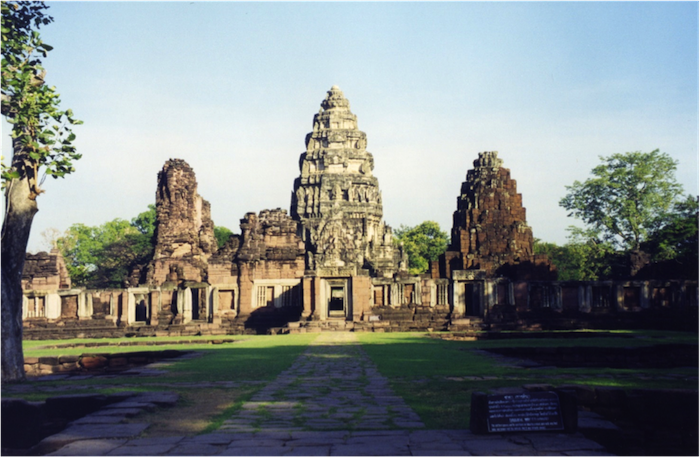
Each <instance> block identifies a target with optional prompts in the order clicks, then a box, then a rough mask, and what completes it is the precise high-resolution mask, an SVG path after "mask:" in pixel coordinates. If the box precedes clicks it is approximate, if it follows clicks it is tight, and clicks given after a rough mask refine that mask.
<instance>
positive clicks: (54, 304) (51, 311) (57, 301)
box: [44, 294, 61, 319]
mask: <svg viewBox="0 0 700 457" xmlns="http://www.w3.org/2000/svg"><path fill="white" fill-rule="evenodd" d="M44 303H45V306H46V308H45V311H44V312H45V313H46V314H45V316H46V317H47V318H48V319H58V318H59V317H61V297H60V296H59V295H58V294H48V295H47V296H46V302H44Z"/></svg>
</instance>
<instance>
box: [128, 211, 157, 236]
mask: <svg viewBox="0 0 700 457" xmlns="http://www.w3.org/2000/svg"><path fill="white" fill-rule="evenodd" d="M131 225H133V226H134V227H136V230H138V231H139V232H141V233H142V234H144V235H148V236H150V237H153V235H154V234H155V232H156V205H154V204H150V205H148V210H147V211H144V212H143V213H140V214H139V215H138V216H136V217H135V218H133V219H132V220H131Z"/></svg>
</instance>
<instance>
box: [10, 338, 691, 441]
mask: <svg viewBox="0 0 700 457" xmlns="http://www.w3.org/2000/svg"><path fill="white" fill-rule="evenodd" d="M506 333H507V332H504V333H503V334H500V333H499V334H495V333H494V334H490V335H489V334H481V335H474V334H466V333H461V334H460V333H398V332H397V333H354V332H321V333H306V334H297V335H276V336H272V335H246V336H236V337H224V338H219V339H212V337H192V338H189V339H187V340H183V339H176V338H175V339H174V338H170V339H168V338H160V339H159V338H130V339H126V338H125V339H119V340H109V339H102V340H63V341H33V342H27V343H26V348H25V356H26V357H27V360H28V362H29V363H33V362H36V364H37V367H40V368H37V370H39V371H38V372H37V373H36V374H35V375H34V376H30V382H28V383H24V384H17V385H3V388H2V390H3V419H4V420H3V422H2V424H3V437H2V438H3V440H2V441H3V455H693V454H697V449H698V447H697V442H698V432H697V430H698V426H697V399H698V390H697V385H698V368H697V334H693V333H684V332H654V331H628V332H539V333H537V332H529V333H528V334H518V333H517V332H515V333H513V334H512V335H507V334H506ZM519 350H520V351H521V352H527V353H528V354H530V355H531V356H529V357H527V358H524V357H522V356H519V355H518V351H519ZM597 351H598V352H600V351H604V352H605V353H607V356H596V357H594V359H595V360H592V358H591V354H596V353H597ZM158 354H160V355H162V356H163V357H164V358H161V359H159V360H156V361H153V360H154V359H153V357H156V358H157V357H158ZM552 354H555V355H556V354H559V355H560V356H558V358H557V357H553V356H552ZM693 355H694V357H695V359H694V361H695V363H693ZM35 359H36V360H35ZM144 362H150V363H144ZM71 364H72V365H71ZM71 366H72V367H73V368H74V369H69V368H70V367H71ZM47 367H49V368H48V369H47ZM76 367H77V368H76ZM42 370H43V371H42ZM555 390H556V391H566V392H569V393H571V394H572V395H573V396H575V397H576V399H577V410H578V413H577V422H578V427H577V430H576V431H575V432H573V433H563V432H561V431H557V432H551V431H550V432H511V433H485V434H477V433H473V432H472V431H470V409H471V405H470V402H471V395H472V393H474V392H484V393H487V394H506V393H519V392H543V391H555ZM13 398H14V399H16V400H12V399H13ZM20 399H24V400H27V401H28V403H27V404H29V405H30V406H31V405H34V407H35V411H40V413H39V414H38V415H35V416H34V417H35V418H36V417H41V418H43V425H42V427H43V429H42V430H36V429H37V428H38V427H37V426H36V423H35V424H34V426H33V427H34V428H35V430H33V431H34V432H35V433H33V436H31V435H32V433H29V431H28V430H27V428H28V426H27V425H26V424H25V425H24V426H23V424H21V421H22V419H21V417H20V415H18V414H13V416H12V417H14V418H16V420H15V421H8V420H7V418H8V417H10V416H9V414H8V411H7V410H6V409H5V408H7V407H9V406H8V405H9V403H11V402H12V401H14V402H15V403H21V402H23V400H20ZM15 406H16V405H15ZM60 412H62V413H60ZM6 414H7V415H6ZM61 414H63V415H64V416H69V417H59V416H61ZM11 426H14V427H15V429H14V430H11ZM52 427H53V428H52ZM22 439H24V442H23V443H21V441H22ZM11 442H13V443H19V444H18V445H17V446H10V443H11Z"/></svg>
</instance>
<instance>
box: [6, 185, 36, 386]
mask: <svg viewBox="0 0 700 457" xmlns="http://www.w3.org/2000/svg"><path fill="white" fill-rule="evenodd" d="M31 196H32V194H31V191H30V188H29V179H28V178H26V177H24V178H19V179H13V180H12V181H11V182H10V183H9V184H8V186H7V189H6V191H5V211H6V213H5V219H4V220H3V222H2V271H0V274H1V276H2V303H1V305H2V306H1V307H2V382H16V381H23V380H24V379H25V377H24V354H23V352H22V271H23V270H24V259H25V257H26V254H27V242H28V241H29V232H30V231H31V228H32V221H33V219H34V215H35V214H36V212H37V211H38V208H37V204H36V200H34V199H33V198H31Z"/></svg>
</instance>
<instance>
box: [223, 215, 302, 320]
mask: <svg viewBox="0 0 700 457" xmlns="http://www.w3.org/2000/svg"><path fill="white" fill-rule="evenodd" d="M297 229H298V223H297V222H296V221H295V220H293V219H292V218H291V217H290V216H289V215H288V214H287V211H285V210H283V209H279V208H278V209H275V210H263V211H261V212H260V213H259V214H258V215H256V214H255V213H247V214H246V215H245V217H244V218H243V219H241V236H240V246H239V249H238V252H237V253H236V255H235V257H234V258H233V263H234V264H235V265H236V269H237V270H238V278H239V291H240V313H241V315H246V314H250V313H251V312H252V311H253V310H254V309H255V308H258V307H259V306H261V305H262V306H267V302H265V303H264V304H261V302H260V297H258V294H259V293H260V292H259V291H257V290H256V287H263V286H260V285H259V284H258V285H256V282H257V283H260V282H261V281H262V282H265V284H266V286H264V287H273V288H275V287H277V289H275V290H273V291H271V293H273V294H274V295H273V296H272V298H273V299H274V298H275V297H278V296H279V294H280V293H281V290H279V288H280V287H281V286H280V285H276V284H275V281H277V282H279V284H283V283H284V284H287V285H288V286H289V287H292V286H297V285H298V284H300V283H301V278H302V277H303V276H304V252H305V251H304V242H303V240H302V239H301V238H300V237H299V236H298V235H297ZM295 304H298V303H295Z"/></svg>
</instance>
